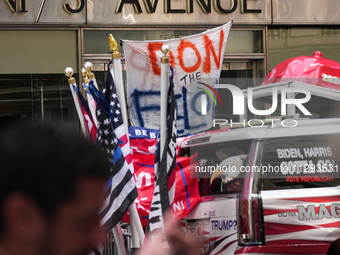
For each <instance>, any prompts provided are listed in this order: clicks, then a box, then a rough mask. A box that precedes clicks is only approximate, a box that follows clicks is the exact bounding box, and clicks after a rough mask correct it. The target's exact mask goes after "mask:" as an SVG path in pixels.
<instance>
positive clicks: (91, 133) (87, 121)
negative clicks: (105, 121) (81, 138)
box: [72, 84, 97, 142]
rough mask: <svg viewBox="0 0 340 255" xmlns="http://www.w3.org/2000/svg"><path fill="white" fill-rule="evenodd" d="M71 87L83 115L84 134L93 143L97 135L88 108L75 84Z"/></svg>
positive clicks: (95, 126)
mask: <svg viewBox="0 0 340 255" xmlns="http://www.w3.org/2000/svg"><path fill="white" fill-rule="evenodd" d="M72 87H73V90H74V91H75V92H76V94H77V98H78V102H79V104H80V108H81V112H82V115H83V116H82V117H83V119H84V127H85V133H86V135H87V137H89V138H90V140H91V141H93V142H95V141H96V135H97V125H96V124H95V122H94V119H93V117H92V114H91V111H90V108H89V106H88V104H87V103H86V101H85V98H84V97H83V95H82V94H81V92H80V90H79V89H78V87H77V86H76V85H75V84H73V85H72Z"/></svg>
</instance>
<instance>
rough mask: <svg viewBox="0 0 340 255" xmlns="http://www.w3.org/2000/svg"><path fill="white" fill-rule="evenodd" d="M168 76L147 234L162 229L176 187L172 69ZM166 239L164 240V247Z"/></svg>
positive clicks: (174, 107) (175, 136)
mask: <svg viewBox="0 0 340 255" xmlns="http://www.w3.org/2000/svg"><path fill="white" fill-rule="evenodd" d="M171 71H172V75H171V77H170V85H169V91H168V107H167V137H166V142H165V147H164V150H163V155H161V158H160V139H159V135H158V141H157V149H156V153H155V169H154V171H155V191H154V195H153V198H152V203H151V209H150V214H149V220H148V225H147V234H148V235H151V236H154V235H156V234H155V233H156V232H155V231H157V230H164V216H163V215H165V214H166V213H169V212H170V206H171V204H172V202H173V200H174V196H175V188H176V172H175V171H176V170H175V168H176V138H177V129H176V105H175V94H174V84H173V69H172V68H171ZM167 245H168V244H167V241H166V240H165V241H164V246H165V247H166V246H167Z"/></svg>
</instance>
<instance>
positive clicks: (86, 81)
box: [81, 67, 89, 84]
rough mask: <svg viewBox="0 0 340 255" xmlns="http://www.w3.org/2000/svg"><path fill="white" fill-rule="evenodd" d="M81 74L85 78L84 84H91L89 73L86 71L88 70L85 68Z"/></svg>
mask: <svg viewBox="0 0 340 255" xmlns="http://www.w3.org/2000/svg"><path fill="white" fill-rule="evenodd" d="M81 74H82V76H83V79H84V83H85V84H86V83H89V78H88V77H87V71H86V69H85V68H84V67H83V68H82V69H81Z"/></svg>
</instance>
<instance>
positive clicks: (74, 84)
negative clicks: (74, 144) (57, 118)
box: [65, 67, 86, 135]
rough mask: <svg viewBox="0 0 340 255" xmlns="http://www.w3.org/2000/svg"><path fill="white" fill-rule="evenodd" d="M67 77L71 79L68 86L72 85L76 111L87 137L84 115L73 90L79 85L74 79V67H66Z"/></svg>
mask: <svg viewBox="0 0 340 255" xmlns="http://www.w3.org/2000/svg"><path fill="white" fill-rule="evenodd" d="M65 75H66V76H67V77H69V79H68V84H69V85H70V90H71V94H72V97H73V101H74V104H75V106H76V110H77V113H78V117H79V121H80V127H81V131H82V132H83V134H84V135H86V132H85V123H84V118H83V114H82V112H81V109H80V105H79V101H78V98H77V95H76V92H75V91H74V89H73V86H77V84H76V79H75V78H74V77H72V75H73V69H72V67H66V69H65Z"/></svg>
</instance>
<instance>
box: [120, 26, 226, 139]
mask: <svg viewBox="0 0 340 255" xmlns="http://www.w3.org/2000/svg"><path fill="white" fill-rule="evenodd" d="M231 24H232V22H231V21H230V22H228V23H227V24H225V25H223V26H220V27H217V28H213V29H210V30H207V31H205V32H203V33H201V34H197V35H192V36H188V37H182V38H176V39H170V40H158V41H126V40H124V41H123V47H124V53H125V63H126V75H127V103H128V106H129V114H130V121H131V124H132V125H133V126H139V127H146V128H151V129H159V122H160V90H161V89H160V83H161V76H160V75H161V67H160V60H161V57H162V56H164V54H163V53H162V52H161V47H162V45H163V44H166V45H169V46H170V53H169V56H170V65H172V67H173V68H174V85H175V99H176V108H177V130H178V131H177V133H178V135H184V134H187V133H197V132H200V131H203V130H206V129H208V128H210V127H211V126H212V122H213V118H214V113H215V111H214V110H215V105H216V104H217V103H218V104H219V103H220V101H219V100H216V97H217V98H218V94H217V93H216V91H215V90H214V89H213V88H214V85H215V84H216V83H218V80H219V77H220V73H221V66H222V61H223V55H224V50H225V47H226V43H227V39H228V35H229V30H230V27H231ZM201 102H203V105H204V106H202V105H201Z"/></svg>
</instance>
